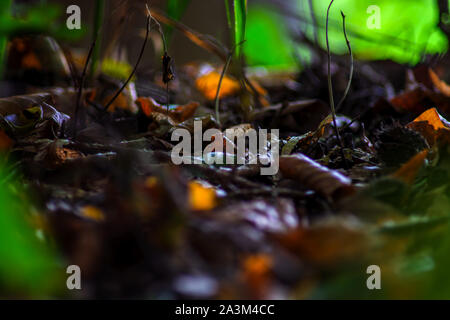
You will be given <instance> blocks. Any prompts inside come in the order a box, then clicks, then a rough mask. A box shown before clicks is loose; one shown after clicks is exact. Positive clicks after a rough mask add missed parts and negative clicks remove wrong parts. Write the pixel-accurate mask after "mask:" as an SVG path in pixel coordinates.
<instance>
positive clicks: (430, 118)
mask: <svg viewBox="0 0 450 320" xmlns="http://www.w3.org/2000/svg"><path fill="white" fill-rule="evenodd" d="M419 121H427V122H428V123H429V124H430V125H432V126H433V128H434V129H435V130H439V129H444V128H446V129H449V127H450V124H449V123H448V122H447V120H445V119H444V118H443V117H442V116H441V115H440V114H439V113H438V112H437V110H436V108H431V109H428V110H427V111H425V112H424V113H422V114H421V115H420V116H418V117H417V118H416V119H414V121H413V122H419Z"/></svg>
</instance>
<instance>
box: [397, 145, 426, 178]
mask: <svg viewBox="0 0 450 320" xmlns="http://www.w3.org/2000/svg"><path fill="white" fill-rule="evenodd" d="M427 155H428V150H423V151H422V152H419V153H418V154H416V155H415V156H414V157H412V158H411V160H409V161H408V162H406V163H405V164H403V165H402V166H401V167H400V169H398V170H397V171H396V172H394V174H393V176H394V177H395V178H397V179H400V180H402V181H403V182H405V183H407V184H412V183H414V180H415V179H416V176H417V173H418V172H419V170H420V168H422V166H423V164H424V163H425V159H426V157H427Z"/></svg>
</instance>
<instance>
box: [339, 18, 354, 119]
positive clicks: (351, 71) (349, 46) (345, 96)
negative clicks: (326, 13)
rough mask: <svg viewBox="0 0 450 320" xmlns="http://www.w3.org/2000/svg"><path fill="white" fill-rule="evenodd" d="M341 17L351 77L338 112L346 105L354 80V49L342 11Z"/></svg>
mask: <svg viewBox="0 0 450 320" xmlns="http://www.w3.org/2000/svg"><path fill="white" fill-rule="evenodd" d="M341 15H342V28H343V30H344V37H345V42H346V43H347V48H348V52H349V54H350V76H349V79H348V83H347V88H345V91H344V95H343V96H342V98H341V100H340V101H339V103H338V105H337V107H336V110H339V109H340V107H341V106H342V104H343V103H344V101H345V99H346V98H347V95H348V92H349V91H350V87H351V85H352V80H353V52H352V47H351V45H350V41H348V37H347V30H346V27H345V14H344V13H343V12H342V11H341Z"/></svg>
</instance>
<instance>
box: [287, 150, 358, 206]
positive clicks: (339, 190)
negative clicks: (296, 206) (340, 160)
mask: <svg viewBox="0 0 450 320" xmlns="http://www.w3.org/2000/svg"><path fill="white" fill-rule="evenodd" d="M280 170H281V173H282V174H283V176H285V177H286V178H289V179H292V180H295V181H297V182H299V183H300V184H302V185H303V186H304V187H305V188H308V189H312V190H314V191H316V192H317V193H319V194H321V195H323V196H325V197H330V198H333V199H336V200H337V199H339V198H342V197H345V196H348V195H351V194H353V193H354V192H355V188H354V187H353V186H352V183H351V180H350V179H349V178H347V177H345V176H344V175H342V174H341V173H339V172H337V171H335V170H330V169H328V168H327V167H324V166H322V165H320V164H318V163H317V162H315V161H314V160H312V159H310V158H308V157H307V156H304V155H302V154H295V155H292V156H281V157H280Z"/></svg>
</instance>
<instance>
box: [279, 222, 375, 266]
mask: <svg viewBox="0 0 450 320" xmlns="http://www.w3.org/2000/svg"><path fill="white" fill-rule="evenodd" d="M347 222H348V221H346V220H343V221H334V220H332V221H325V222H322V223H321V224H320V225H317V226H314V227H311V228H298V229H297V230H294V231H292V232H289V233H287V234H284V235H281V236H277V237H278V238H277V239H278V240H279V241H280V243H281V244H282V245H283V246H284V247H286V248H287V249H288V250H289V251H291V252H293V253H295V254H297V255H299V256H300V257H301V258H303V259H305V260H308V261H310V262H312V263H315V264H318V265H323V266H326V267H330V266H331V265H332V264H335V263H340V262H344V261H348V260H350V259H353V258H355V257H356V256H358V255H359V254H361V252H364V251H365V250H366V247H367V245H368V241H367V240H368V239H367V235H366V234H364V233H363V232H362V230H361V229H359V228H357V227H355V226H353V225H352V224H351V223H347Z"/></svg>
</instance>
